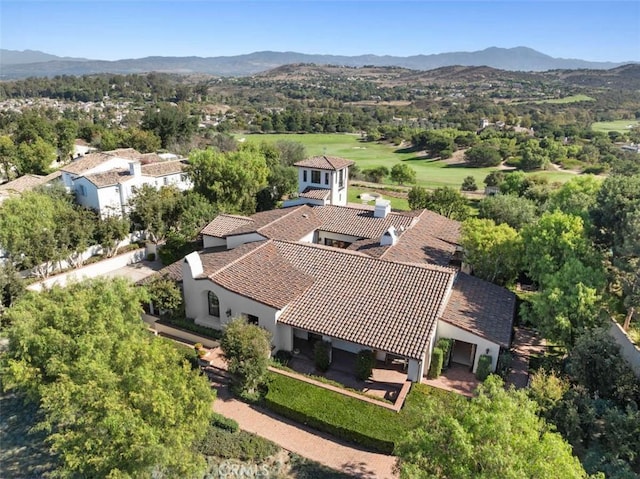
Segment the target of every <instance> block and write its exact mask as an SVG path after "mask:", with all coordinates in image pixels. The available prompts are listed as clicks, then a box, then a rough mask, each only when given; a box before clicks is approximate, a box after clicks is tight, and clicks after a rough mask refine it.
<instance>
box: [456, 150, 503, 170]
mask: <svg viewBox="0 0 640 479" xmlns="http://www.w3.org/2000/svg"><path fill="white" fill-rule="evenodd" d="M464 161H466V162H467V164H468V165H469V166H471V167H473V168H483V167H488V166H498V165H499V164H500V163H501V162H502V157H501V156H500V153H499V152H498V150H496V149H495V148H493V147H491V146H488V145H478V146H474V147H472V148H469V149H468V150H467V151H465V152H464Z"/></svg>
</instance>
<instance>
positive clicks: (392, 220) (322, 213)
mask: <svg viewBox="0 0 640 479" xmlns="http://www.w3.org/2000/svg"><path fill="white" fill-rule="evenodd" d="M314 209H315V210H316V214H317V215H318V217H319V218H320V219H321V220H322V225H321V226H320V229H322V230H324V231H328V232H331V233H338V234H345V235H349V236H356V237H359V238H370V239H376V238H377V239H380V237H381V236H382V234H383V233H384V232H385V231H387V230H388V229H389V226H392V225H393V226H394V227H395V228H396V230H398V231H402V230H403V229H406V228H408V227H409V226H411V224H412V223H413V221H414V219H415V218H414V217H413V216H411V215H406V214H403V213H395V212H391V213H389V214H388V215H387V217H386V218H376V217H374V216H373V210H371V209H368V208H367V209H361V208H349V207H344V206H332V205H327V206H316V207H315V208H314Z"/></svg>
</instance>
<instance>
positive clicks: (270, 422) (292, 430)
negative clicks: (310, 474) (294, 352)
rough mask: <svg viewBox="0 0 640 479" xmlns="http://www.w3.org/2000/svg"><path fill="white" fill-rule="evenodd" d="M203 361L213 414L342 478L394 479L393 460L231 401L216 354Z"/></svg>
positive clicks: (221, 362)
mask: <svg viewBox="0 0 640 479" xmlns="http://www.w3.org/2000/svg"><path fill="white" fill-rule="evenodd" d="M203 359H205V360H207V361H210V363H211V366H210V367H208V368H206V369H205V370H206V372H207V375H208V376H209V379H210V380H211V384H212V386H214V387H215V388H216V389H217V390H218V396H217V399H216V401H215V402H214V404H213V409H214V411H216V412H218V413H220V414H222V415H224V416H226V417H229V418H232V419H234V420H235V421H237V422H238V424H239V425H240V427H241V428H242V429H244V430H245V431H249V432H252V433H255V434H257V435H259V436H262V437H264V438H266V439H269V440H270V441H273V442H275V443H276V444H278V445H280V446H281V447H283V448H284V449H287V450H288V451H291V452H294V453H296V454H299V455H301V456H304V457H306V458H308V459H311V460H313V461H317V462H319V463H321V464H324V465H325V466H328V467H330V468H332V469H335V470H337V471H340V472H343V473H345V474H350V475H352V476H353V477H358V478H363V479H374V478H376V479H395V478H396V477H397V476H396V475H395V474H394V473H393V466H394V464H395V457H393V456H387V455H385V454H377V453H373V452H369V451H365V450H362V449H359V448H358V447H357V446H353V445H351V444H347V443H344V442H341V441H338V440H336V439H335V438H332V437H330V436H328V435H325V434H323V433H320V432H318V431H315V430H313V429H310V428H307V427H305V426H302V425H300V424H297V423H295V422H293V421H290V420H288V419H285V418H282V417H280V416H278V415H276V414H273V413H271V412H269V411H266V410H263V409H260V408H257V407H255V406H252V405H249V404H247V403H244V402H242V401H239V400H237V399H234V398H233V397H232V395H231V393H230V392H229V390H228V388H227V385H226V371H225V363H224V361H223V360H222V358H221V357H220V350H219V349H215V350H212V351H210V352H209V353H208V354H207V355H206V356H205V357H204V358H203Z"/></svg>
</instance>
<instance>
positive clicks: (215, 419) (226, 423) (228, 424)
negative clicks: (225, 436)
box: [211, 412, 240, 432]
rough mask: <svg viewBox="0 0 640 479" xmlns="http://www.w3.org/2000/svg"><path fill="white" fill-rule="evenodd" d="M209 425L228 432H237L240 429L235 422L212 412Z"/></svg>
mask: <svg viewBox="0 0 640 479" xmlns="http://www.w3.org/2000/svg"><path fill="white" fill-rule="evenodd" d="M211 425H212V426H214V427H217V428H220V429H224V430H225V431H229V432H238V429H240V426H239V425H238V423H237V421H235V420H234V419H231V418H229V417H226V416H223V415H222V414H219V413H217V412H214V413H213V415H212V417H211Z"/></svg>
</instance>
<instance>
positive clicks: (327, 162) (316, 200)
mask: <svg viewBox="0 0 640 479" xmlns="http://www.w3.org/2000/svg"><path fill="white" fill-rule="evenodd" d="M354 164H355V162H353V161H351V160H345V159H344V158H335V157H332V156H314V157H311V158H308V159H306V160H302V161H299V162H297V163H295V164H294V166H297V167H298V197H297V198H292V199H290V200H287V201H285V203H284V206H285V207H287V206H296V205H301V204H312V205H320V206H323V205H328V204H329V205H338V206H345V205H346V204H347V184H348V182H349V167H350V166H352V165H354Z"/></svg>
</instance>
